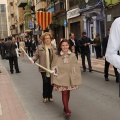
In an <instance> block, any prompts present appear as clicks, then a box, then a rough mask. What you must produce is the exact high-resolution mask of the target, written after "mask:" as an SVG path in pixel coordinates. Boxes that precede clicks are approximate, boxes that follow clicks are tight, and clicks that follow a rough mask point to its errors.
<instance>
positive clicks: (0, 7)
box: [0, 4, 5, 12]
mask: <svg viewBox="0 0 120 120" xmlns="http://www.w3.org/2000/svg"><path fill="white" fill-rule="evenodd" d="M0 12H5V5H4V4H0Z"/></svg>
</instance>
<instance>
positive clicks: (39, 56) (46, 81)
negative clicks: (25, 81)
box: [32, 32, 56, 103]
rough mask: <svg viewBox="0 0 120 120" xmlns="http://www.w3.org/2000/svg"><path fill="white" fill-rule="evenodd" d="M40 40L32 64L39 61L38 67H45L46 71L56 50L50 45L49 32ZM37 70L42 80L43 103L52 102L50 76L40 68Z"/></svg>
mask: <svg viewBox="0 0 120 120" xmlns="http://www.w3.org/2000/svg"><path fill="white" fill-rule="evenodd" d="M41 39H42V41H43V44H40V45H38V47H37V50H36V52H35V54H34V56H33V58H32V59H33V61H34V62H36V61H37V60H39V64H40V65H42V66H43V67H46V68H47V69H50V67H51V62H52V60H53V54H54V52H55V51H56V48H55V47H54V46H53V45H52V44H51V40H52V35H51V34H50V33H49V32H45V33H44V34H43V35H42V36H41ZM39 70H40V72H41V75H42V79H43V102H44V103H46V102H47V101H50V102H53V96H52V91H53V86H52V85H51V75H50V73H48V72H46V71H45V70H43V69H41V68H39Z"/></svg>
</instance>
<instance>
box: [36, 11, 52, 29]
mask: <svg viewBox="0 0 120 120" xmlns="http://www.w3.org/2000/svg"><path fill="white" fill-rule="evenodd" d="M36 21H37V22H38V24H39V25H40V27H41V28H42V30H46V28H47V27H48V26H49V25H50V24H51V22H52V12H44V11H40V12H37V13H36Z"/></svg>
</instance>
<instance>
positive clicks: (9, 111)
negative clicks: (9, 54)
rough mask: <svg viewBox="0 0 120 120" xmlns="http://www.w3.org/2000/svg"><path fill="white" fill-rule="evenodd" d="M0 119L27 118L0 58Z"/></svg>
mask: <svg viewBox="0 0 120 120" xmlns="http://www.w3.org/2000/svg"><path fill="white" fill-rule="evenodd" d="M0 71H1V73H0V120H27V116H26V113H25V111H24V109H23V107H22V105H21V103H20V101H19V99H18V97H17V94H16V93H15V90H14V88H13V86H12V84H11V80H10V76H9V74H8V72H7V71H6V69H5V67H4V66H3V65H2V63H1V60H0Z"/></svg>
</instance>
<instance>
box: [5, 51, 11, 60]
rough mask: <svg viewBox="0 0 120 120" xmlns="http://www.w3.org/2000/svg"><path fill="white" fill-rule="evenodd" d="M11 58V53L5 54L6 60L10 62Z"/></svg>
mask: <svg viewBox="0 0 120 120" xmlns="http://www.w3.org/2000/svg"><path fill="white" fill-rule="evenodd" d="M11 58H12V54H11V53H10V52H8V53H6V54H5V59H6V60H9V59H11Z"/></svg>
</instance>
